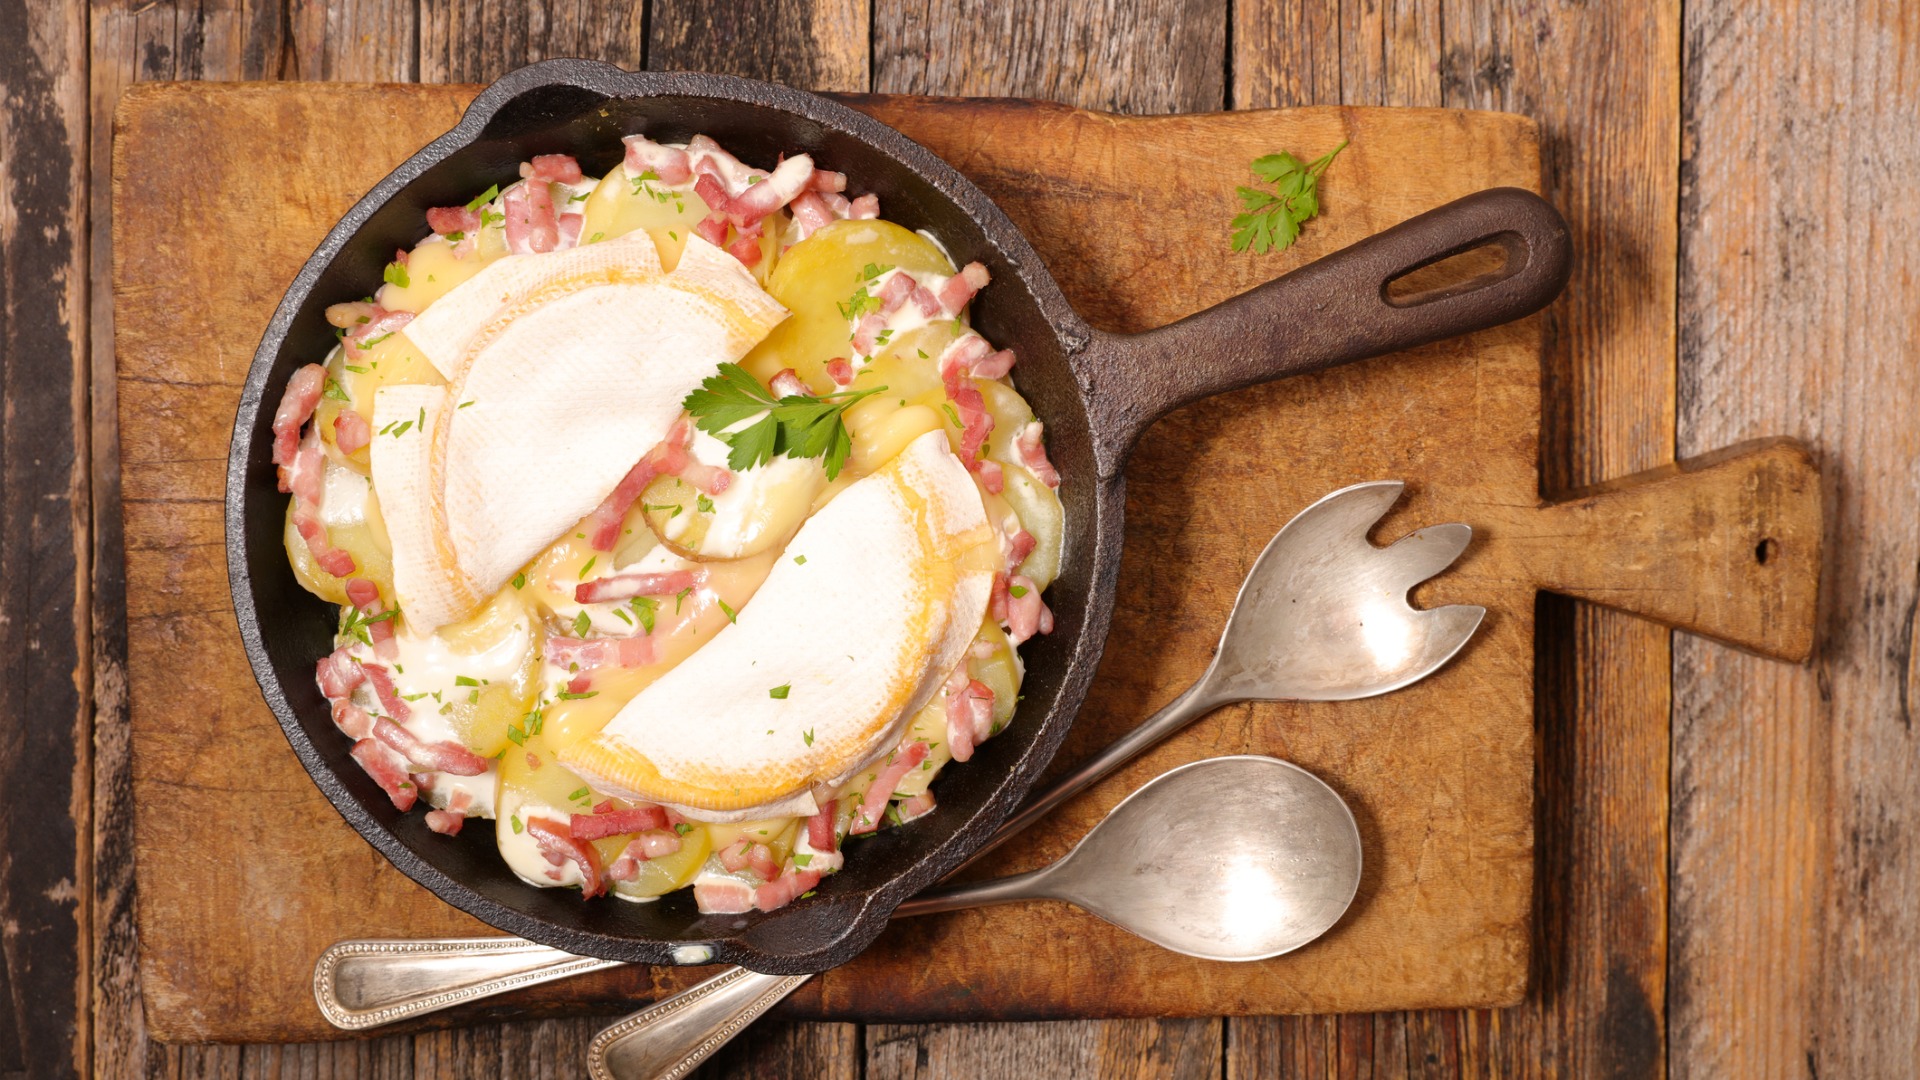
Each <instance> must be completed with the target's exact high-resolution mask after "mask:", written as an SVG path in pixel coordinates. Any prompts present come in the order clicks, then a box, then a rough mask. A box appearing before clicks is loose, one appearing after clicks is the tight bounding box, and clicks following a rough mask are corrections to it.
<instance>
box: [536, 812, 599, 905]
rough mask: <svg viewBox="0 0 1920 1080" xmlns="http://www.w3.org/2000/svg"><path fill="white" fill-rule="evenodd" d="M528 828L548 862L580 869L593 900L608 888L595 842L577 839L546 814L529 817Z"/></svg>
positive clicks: (583, 891) (584, 887) (585, 894)
mask: <svg viewBox="0 0 1920 1080" xmlns="http://www.w3.org/2000/svg"><path fill="white" fill-rule="evenodd" d="M526 827H527V835H529V836H531V837H533V842H534V843H535V844H536V845H538V846H539V848H540V854H541V855H543V856H545V857H546V860H547V861H548V862H550V863H552V864H553V865H555V866H559V865H562V864H563V863H568V862H571V863H573V864H574V865H575V866H578V867H579V868H580V895H581V896H582V897H585V898H587V899H592V898H593V897H596V896H599V895H600V894H601V893H603V892H605V891H607V883H606V881H605V880H604V879H603V878H602V876H601V873H600V855H599V853H598V852H596V851H594V850H593V845H591V844H588V843H586V842H585V841H582V840H577V839H575V838H574V837H573V836H572V835H571V834H569V833H568V832H567V831H566V829H567V827H566V826H565V825H563V824H561V823H559V822H556V821H549V820H548V819H546V818H543V817H529V818H528V819H527V822H526Z"/></svg>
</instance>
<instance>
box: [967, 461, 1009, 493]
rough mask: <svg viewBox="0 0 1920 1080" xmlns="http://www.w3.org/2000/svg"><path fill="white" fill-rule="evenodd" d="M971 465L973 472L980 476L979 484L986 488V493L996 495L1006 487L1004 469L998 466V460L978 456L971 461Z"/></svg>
mask: <svg viewBox="0 0 1920 1080" xmlns="http://www.w3.org/2000/svg"><path fill="white" fill-rule="evenodd" d="M971 466H972V468H973V471H974V473H975V474H977V475H978V476H979V477H980V486H981V487H983V488H985V489H987V494H989V495H998V494H1000V493H1001V492H1002V491H1005V490H1006V489H1007V474H1006V470H1004V469H1002V468H1001V467H1000V463H999V462H997V461H995V460H993V459H992V458H980V459H979V460H977V461H974V462H972V463H971Z"/></svg>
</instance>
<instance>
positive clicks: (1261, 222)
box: [1233, 141, 1347, 255]
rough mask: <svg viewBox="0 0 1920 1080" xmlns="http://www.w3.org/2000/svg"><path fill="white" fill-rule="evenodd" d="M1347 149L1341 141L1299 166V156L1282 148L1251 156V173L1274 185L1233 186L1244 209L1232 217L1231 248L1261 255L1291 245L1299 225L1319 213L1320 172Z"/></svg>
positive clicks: (1324, 170)
mask: <svg viewBox="0 0 1920 1080" xmlns="http://www.w3.org/2000/svg"><path fill="white" fill-rule="evenodd" d="M1346 148H1347V143H1346V142H1345V141H1342V142H1341V143H1340V145H1339V146H1336V147H1334V148H1333V149H1332V150H1329V151H1328V152H1327V154H1326V156H1324V157H1321V158H1318V159H1316V160H1315V161H1314V162H1313V163H1312V164H1309V165H1302V164H1301V163H1300V159H1299V158H1297V157H1294V156H1293V155H1292V154H1289V153H1286V152H1284V151H1283V152H1281V153H1278V154H1268V155H1267V156H1265V157H1259V158H1254V159H1253V166H1252V167H1253V175H1254V176H1255V177H1256V178H1258V179H1259V180H1260V181H1261V182H1262V183H1265V184H1271V185H1273V190H1272V191H1267V190H1264V189H1261V188H1248V187H1243V188H1235V189H1234V190H1235V192H1236V193H1237V194H1238V195H1239V196H1240V204H1241V206H1243V207H1244V208H1245V211H1244V212H1243V213H1240V214H1237V215H1235V216H1234V219H1233V250H1235V251H1245V250H1247V249H1248V248H1252V249H1253V250H1254V252H1255V253H1256V254H1260V255H1264V254H1266V253H1267V252H1269V251H1285V250H1286V249H1287V248H1289V247H1291V246H1293V242H1294V241H1295V240H1297V239H1299V238H1300V226H1301V225H1303V224H1305V223H1306V222H1307V221H1308V220H1309V219H1311V218H1313V217H1314V216H1315V215H1317V214H1319V213H1320V174H1321V173H1324V172H1326V171H1327V166H1328V165H1330V164H1332V163H1333V159H1334V157H1335V155H1337V154H1339V153H1340V151H1342V150H1345V149H1346Z"/></svg>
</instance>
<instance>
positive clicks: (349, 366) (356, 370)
mask: <svg viewBox="0 0 1920 1080" xmlns="http://www.w3.org/2000/svg"><path fill="white" fill-rule="evenodd" d="M340 366H341V367H344V368H346V369H347V370H348V371H351V372H353V373H354V374H355V375H365V374H366V373H367V369H366V368H363V367H360V366H359V365H357V364H342V365H340Z"/></svg>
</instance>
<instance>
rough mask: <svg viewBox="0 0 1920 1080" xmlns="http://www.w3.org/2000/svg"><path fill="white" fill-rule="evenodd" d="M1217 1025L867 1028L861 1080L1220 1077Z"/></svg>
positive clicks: (1153, 1023) (1203, 1079)
mask: <svg viewBox="0 0 1920 1080" xmlns="http://www.w3.org/2000/svg"><path fill="white" fill-rule="evenodd" d="M1222 1025H1223V1021H1220V1020H1164V1021H1151V1020H1080V1021H1065V1022H1056V1023H1041V1024H914V1025H890V1024H873V1025H869V1026H868V1027H867V1029H866V1035H867V1072H866V1075H867V1078H868V1080H936V1078H941V1077H949V1076H978V1077H1048V1078H1050V1080H1051V1078H1054V1077H1058V1078H1060V1080H1081V1078H1093V1077H1100V1078H1112V1080H1134V1078H1139V1080H1147V1078H1153V1080H1162V1078H1164V1080H1219V1077H1220V1075H1221V1064H1220V1039H1221V1030H1222Z"/></svg>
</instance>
